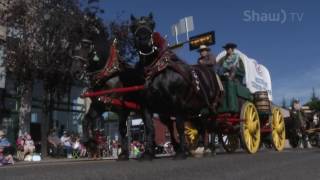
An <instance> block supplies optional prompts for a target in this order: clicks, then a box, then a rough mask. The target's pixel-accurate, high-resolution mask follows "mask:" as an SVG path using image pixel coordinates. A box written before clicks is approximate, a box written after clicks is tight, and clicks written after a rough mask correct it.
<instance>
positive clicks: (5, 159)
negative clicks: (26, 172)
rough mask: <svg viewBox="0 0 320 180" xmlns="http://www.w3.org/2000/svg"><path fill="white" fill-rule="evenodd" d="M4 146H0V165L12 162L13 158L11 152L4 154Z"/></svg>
mask: <svg viewBox="0 0 320 180" xmlns="http://www.w3.org/2000/svg"><path fill="white" fill-rule="evenodd" d="M3 151H4V148H3V147H0V166H3V165H9V164H12V165H13V164H14V160H13V157H12V155H11V154H8V155H5V154H4V152H3Z"/></svg>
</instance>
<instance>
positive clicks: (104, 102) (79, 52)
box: [73, 17, 154, 160]
mask: <svg viewBox="0 0 320 180" xmlns="http://www.w3.org/2000/svg"><path fill="white" fill-rule="evenodd" d="M82 29H84V30H85V31H84V32H83V38H82V40H81V43H80V45H79V47H78V48H77V49H76V50H75V52H74V53H73V55H74V59H75V63H74V68H73V69H80V70H81V71H80V72H79V75H80V76H83V78H84V79H86V81H87V82H88V83H87V84H88V89H89V91H97V90H108V89H113V88H122V87H128V86H134V85H141V84H144V78H143V76H142V75H141V74H139V72H138V71H136V70H135V69H134V68H133V67H131V66H130V65H129V64H127V63H126V62H125V61H124V60H122V59H121V57H120V56H119V54H118V51H117V43H116V40H113V41H111V40H110V39H109V37H108V33H107V32H105V28H104V25H103V24H102V22H101V21H99V20H98V19H96V18H92V17H91V19H89V20H88V23H87V24H86V25H85V27H84V28H82ZM90 99H91V101H92V103H91V105H90V108H89V110H88V112H87V113H86V115H85V118H84V120H83V134H84V137H85V139H87V141H89V142H90V139H92V138H93V137H94V134H93V129H95V127H96V122H98V121H101V120H102V113H104V112H105V111H107V110H109V111H113V112H116V113H117V114H118V115H119V132H120V136H121V137H120V143H121V149H122V152H121V154H120V155H119V156H118V159H119V160H128V158H129V149H128V138H127V124H126V121H127V118H128V116H129V113H130V111H132V110H130V109H128V108H124V107H117V106H114V105H112V104H111V100H112V99H120V100H121V102H125V101H131V102H135V103H138V104H141V105H143V104H144V102H143V101H144V100H143V96H141V92H130V93H126V94H118V93H113V94H109V95H108V97H91V98H90ZM143 110H144V108H143V106H141V109H140V110H137V111H138V113H140V114H142V115H143V113H144V111H143ZM143 120H144V125H145V134H146V140H147V142H153V139H154V133H153V132H154V128H153V124H152V120H150V119H145V118H143ZM145 120H149V121H148V122H147V121H145ZM152 148H153V145H152V143H147V144H146V154H145V155H144V156H142V158H146V159H147V158H148V157H149V156H148V152H152V150H151V149H152ZM150 156H152V154H150Z"/></svg>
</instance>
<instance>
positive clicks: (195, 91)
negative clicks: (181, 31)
mask: <svg viewBox="0 0 320 180" xmlns="http://www.w3.org/2000/svg"><path fill="white" fill-rule="evenodd" d="M154 28H155V22H154V21H153V16H152V14H150V15H149V16H143V17H140V18H136V17H134V16H133V15H132V16H131V27H130V30H131V32H132V33H133V34H134V42H135V47H136V49H137V51H138V53H139V56H140V61H139V64H138V69H140V70H141V71H142V72H143V73H144V75H145V79H146V85H145V86H146V90H145V99H146V109H147V112H148V113H150V115H149V116H146V118H150V117H151V114H152V113H159V114H160V118H161V120H162V121H163V122H166V124H167V125H170V124H172V123H171V122H172V120H171V119H170V118H169V117H175V118H176V128H177V132H178V134H179V143H180V144H179V149H175V150H176V158H179V159H180V158H181V159H184V158H186V152H187V149H186V145H185V134H184V131H185V127H184V122H185V121H186V120H187V119H188V120H193V121H195V120H196V119H198V115H199V114H202V115H203V116H206V117H208V116H211V115H212V114H214V112H215V109H216V105H217V102H218V98H219V94H220V93H221V92H220V90H219V88H218V81H217V77H216V74H215V72H214V71H213V70H212V69H209V68H207V67H205V66H201V65H194V66H191V65H188V64H186V63H185V62H184V61H182V60H181V59H180V58H178V57H177V56H176V55H175V54H174V53H173V52H171V51H170V50H169V49H168V48H165V45H164V46H162V47H161V46H160V47H159V45H157V43H159V42H157V41H159V40H158V39H159V37H155V36H158V34H156V33H154ZM162 45H163V44H162ZM204 109H207V112H208V113H204V112H205V111H204ZM206 117H205V118H204V119H205V120H206V119H207V118H206ZM196 123H197V122H196ZM198 123H199V122H198ZM200 127H202V131H201V134H202V135H203V134H204V129H205V128H207V127H206V125H205V124H203V123H201V125H200Z"/></svg>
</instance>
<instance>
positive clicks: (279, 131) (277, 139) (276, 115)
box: [271, 108, 286, 151]
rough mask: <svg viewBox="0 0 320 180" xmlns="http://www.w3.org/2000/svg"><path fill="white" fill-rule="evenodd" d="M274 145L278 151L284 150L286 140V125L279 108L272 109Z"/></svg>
mask: <svg viewBox="0 0 320 180" xmlns="http://www.w3.org/2000/svg"><path fill="white" fill-rule="evenodd" d="M271 120H272V122H271V129H272V145H273V147H274V148H275V150H277V151H282V150H283V149H284V145H285V140H286V130H285V129H286V128H285V124H284V118H283V115H282V113H281V111H280V109H279V108H273V109H272V119H271Z"/></svg>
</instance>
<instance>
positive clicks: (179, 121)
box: [175, 115, 187, 159]
mask: <svg viewBox="0 0 320 180" xmlns="http://www.w3.org/2000/svg"><path fill="white" fill-rule="evenodd" d="M184 121H185V117H184V116H181V115H178V116H176V126H177V131H178V134H179V140H180V149H179V151H178V152H176V155H175V159H186V158H187V155H186V152H187V151H186V140H185V134H184V131H185V128H184Z"/></svg>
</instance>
